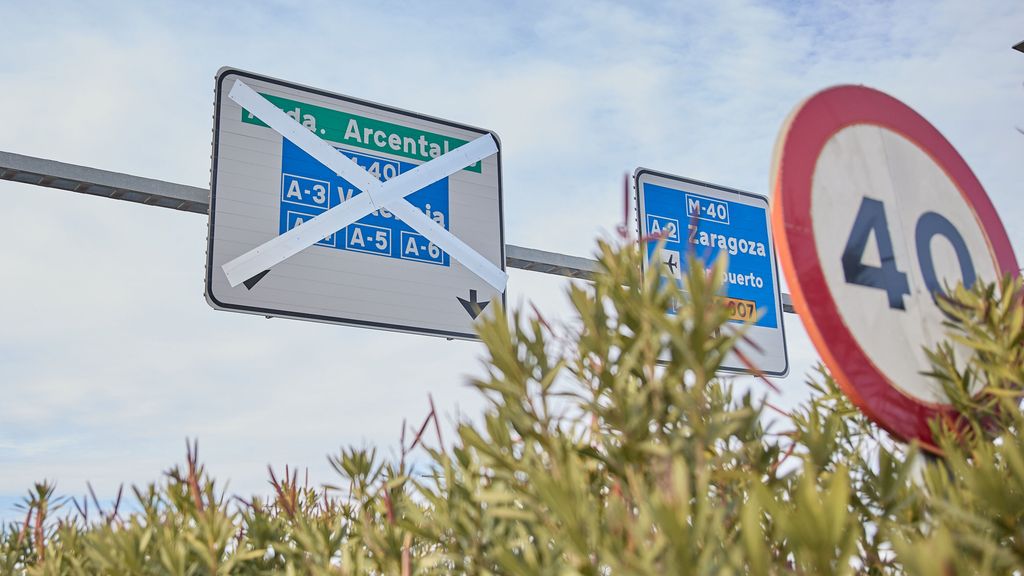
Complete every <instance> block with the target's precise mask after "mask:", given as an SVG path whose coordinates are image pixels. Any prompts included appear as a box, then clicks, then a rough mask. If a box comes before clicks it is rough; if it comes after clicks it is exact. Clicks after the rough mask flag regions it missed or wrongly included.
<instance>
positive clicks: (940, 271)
mask: <svg viewBox="0 0 1024 576" xmlns="http://www.w3.org/2000/svg"><path fill="white" fill-rule="evenodd" d="M851 149H854V150H858V151H859V158H858V160H859V161H858V163H856V164H853V163H851V162H849V156H848V152H847V151H848V150H851ZM815 180H816V181H817V182H820V184H819V185H817V186H815V187H814V189H813V196H812V198H811V218H812V220H813V221H814V222H815V223H816V225H815V226H814V239H815V243H816V245H817V247H818V251H819V253H820V254H822V260H823V261H824V262H826V263H828V264H829V265H828V266H823V267H822V271H823V272H824V276H825V282H826V284H827V286H828V290H829V292H830V293H831V294H832V296H833V298H834V299H835V303H836V305H837V307H838V312H839V315H840V317H842V319H843V323H844V324H845V325H846V326H847V328H848V329H849V330H850V331H851V332H852V333H854V334H861V335H863V336H862V337H861V338H859V339H858V340H859V342H860V345H861V347H862V348H863V350H864V352H865V353H866V354H867V356H868V357H869V358H870V359H871V362H872V363H873V364H874V365H875V366H876V367H877V368H878V369H879V370H880V371H882V372H883V373H885V374H886V375H887V376H888V377H889V378H890V380H891V381H892V384H893V385H894V386H895V387H896V388H897V389H899V390H900V391H901V392H903V393H904V394H906V395H908V396H910V397H912V398H916V399H918V400H920V401H921V402H924V403H930V404H939V403H946V402H948V400H947V398H946V397H945V394H943V393H942V389H941V388H940V387H939V386H937V384H936V382H935V381H934V380H932V379H931V378H927V377H925V376H923V374H924V373H926V372H928V371H930V370H931V363H930V362H929V360H928V355H927V354H926V352H925V350H926V349H932V348H934V347H935V346H936V345H937V344H938V343H939V342H941V341H943V340H945V339H946V329H945V328H944V327H943V325H942V323H943V321H944V320H945V316H944V315H943V314H942V311H941V310H940V309H939V307H938V306H937V305H935V302H934V301H933V289H939V290H941V289H942V287H943V286H947V285H949V286H953V285H956V283H957V282H966V283H967V284H972V283H973V282H974V280H975V279H977V278H983V279H985V280H987V281H992V280H994V279H995V278H998V277H999V274H997V272H996V266H995V262H994V260H993V258H992V256H991V255H990V254H989V251H988V244H987V241H986V239H985V234H984V232H983V231H982V229H981V226H980V225H979V224H978V221H977V219H976V218H975V217H974V214H973V212H971V211H970V210H967V209H964V208H965V207H966V206H965V204H964V201H963V197H962V196H961V195H960V191H959V190H958V189H957V187H956V185H955V184H954V183H953V181H952V180H950V179H949V177H948V176H946V174H945V173H944V172H943V171H942V168H941V167H940V166H939V165H938V164H936V163H935V162H934V161H933V160H932V159H931V158H930V157H929V156H928V154H927V153H926V152H925V151H924V150H922V149H921V148H918V147H917V145H915V144H914V143H913V142H911V141H910V140H908V139H907V138H905V137H903V136H901V135H900V134H897V133H896V132H893V131H892V130H888V129H886V128H882V127H878V126H870V125H865V124H856V125H853V126H850V127H848V128H844V129H842V130H840V131H839V132H837V133H836V134H835V135H834V136H832V138H831V139H829V141H828V142H827V143H826V144H825V147H824V148H823V149H822V151H821V155H820V156H819V157H818V165H817V169H816V171H815ZM844 231H846V232H847V233H843V232H844ZM917 238H920V241H917V240H916V239H917ZM958 250H962V251H963V256H962V257H961V256H959V255H958ZM926 261H929V262H930V264H927V265H926V266H921V265H917V264H918V263H924V262H926ZM932 284H934V286H933V285H932ZM868 335H870V337H869V336H868Z"/></svg>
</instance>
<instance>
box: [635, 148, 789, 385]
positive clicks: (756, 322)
mask: <svg viewBox="0 0 1024 576" xmlns="http://www.w3.org/2000/svg"><path fill="white" fill-rule="evenodd" d="M634 177H635V179H636V190H637V207H638V209H639V213H640V214H639V215H640V218H639V220H640V233H641V236H650V235H659V236H660V237H661V239H662V240H663V246H662V249H661V252H660V255H661V260H662V263H663V264H664V270H665V271H666V272H667V273H668V274H671V275H674V276H675V279H676V280H677V281H679V282H681V281H682V274H683V273H685V271H686V259H687V258H690V257H696V258H698V259H700V260H702V261H703V262H704V263H705V264H706V266H707V267H710V266H711V264H712V263H713V262H714V260H715V259H716V258H717V257H718V256H719V255H720V254H725V255H726V256H727V257H728V264H729V266H728V272H727V276H726V284H725V288H724V293H723V294H722V300H723V302H724V303H725V304H726V305H728V306H729V307H730V309H731V310H732V319H731V320H730V322H733V323H735V324H736V325H742V324H749V327H748V329H747V330H748V331H747V333H746V334H747V336H748V338H749V341H750V342H752V344H753V345H743V346H742V348H743V350H742V353H743V356H744V357H745V358H746V360H747V361H748V362H749V364H748V362H745V361H744V358H741V357H740V356H739V355H738V354H736V353H735V352H734V353H731V354H730V355H729V356H728V357H726V360H725V362H724V363H723V365H722V370H723V371H726V372H740V373H748V372H758V373H760V374H763V375H766V376H785V375H786V374H787V373H788V371H789V360H788V357H787V355H786V331H785V328H784V326H783V322H782V299H781V298H782V296H781V292H780V290H779V273H778V267H777V265H776V262H775V250H774V245H773V243H772V234H771V229H770V226H769V218H768V214H769V212H768V199H767V198H765V197H764V196H758V195H756V194H750V193H748V192H741V191H739V190H733V189H731V188H725V187H723V186H717V185H715V184H708V183H706V182H699V181H696V180H690V179H688V178H682V177H679V176H672V175H669V174H663V173H661V172H655V171H653V170H648V169H646V168H640V169H638V170H637V171H636V172H635V174H634ZM658 245H659V242H653V241H652V242H647V243H646V250H647V254H646V256H647V257H646V258H645V262H648V263H649V262H650V261H651V259H653V258H655V257H656V255H657V254H659V253H658V252H657V251H656V250H657V247H658Z"/></svg>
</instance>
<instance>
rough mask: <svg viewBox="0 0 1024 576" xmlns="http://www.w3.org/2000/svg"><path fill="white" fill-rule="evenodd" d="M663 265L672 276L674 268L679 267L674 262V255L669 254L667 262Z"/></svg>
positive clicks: (674, 271)
mask: <svg viewBox="0 0 1024 576" xmlns="http://www.w3.org/2000/svg"><path fill="white" fill-rule="evenodd" d="M665 265H666V266H668V271H669V272H671V273H672V275H673V276H675V275H676V268H677V267H679V263H678V262H676V256H675V254H669V256H668V262H665Z"/></svg>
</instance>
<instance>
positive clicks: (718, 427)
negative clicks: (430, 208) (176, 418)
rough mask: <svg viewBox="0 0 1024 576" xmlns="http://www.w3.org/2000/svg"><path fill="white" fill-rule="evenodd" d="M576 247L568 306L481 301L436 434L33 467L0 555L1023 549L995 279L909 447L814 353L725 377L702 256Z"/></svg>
mask: <svg viewBox="0 0 1024 576" xmlns="http://www.w3.org/2000/svg"><path fill="white" fill-rule="evenodd" d="M599 252H600V253H599V256H600V266H601V273H600V274H599V275H598V276H597V278H596V280H595V281H594V283H593V284H588V285H586V286H573V287H571V288H570V289H569V293H568V296H569V298H570V300H571V302H572V305H573V307H574V309H575V313H576V317H575V319H574V321H573V322H571V323H568V324H565V325H562V324H559V325H552V324H551V323H548V322H547V321H546V320H545V319H544V318H542V317H541V316H540V315H539V314H537V313H536V311H534V312H533V313H524V312H522V311H516V312H513V313H511V314H510V315H506V313H505V312H504V311H502V310H500V309H499V310H496V311H495V313H494V314H493V315H492V318H491V319H489V320H485V321H483V322H482V323H481V324H480V325H479V333H480V337H481V339H482V340H483V342H484V343H485V344H486V347H487V351H488V357H487V358H486V360H487V361H486V364H485V365H486V373H485V375H484V376H482V377H481V378H479V379H477V380H474V381H473V382H472V385H473V386H474V387H475V388H476V389H477V390H478V391H479V393H480V394H483V395H484V396H485V397H486V398H487V399H488V400H489V404H488V408H487V410H486V412H485V413H484V414H483V415H482V417H481V418H479V419H478V420H477V421H476V422H469V421H466V422H464V423H462V424H460V425H459V426H458V427H457V430H456V432H455V435H454V437H449V438H445V437H444V435H443V434H442V428H441V426H440V425H439V424H438V417H437V413H436V411H434V410H433V406H431V410H430V412H429V415H428V417H427V419H426V420H425V421H424V422H423V425H422V426H420V427H418V428H414V429H410V430H409V434H408V438H406V437H405V436H406V435H405V433H404V432H403V435H402V436H403V437H402V442H401V450H400V451H399V454H400V456H396V457H395V458H391V459H388V458H383V457H381V456H380V455H379V454H378V453H377V452H376V451H375V450H372V449H364V448H344V449H342V450H341V451H340V452H339V453H338V454H336V455H333V456H331V457H330V458H329V460H330V463H331V465H332V466H333V468H334V470H335V471H336V472H337V477H336V478H334V479H333V480H331V481H330V482H329V483H328V484H326V485H322V486H317V485H311V484H310V483H309V481H308V480H307V479H305V478H302V479H300V478H299V475H298V473H297V472H294V471H290V470H288V469H285V470H284V471H283V474H280V476H279V475H278V474H275V472H274V471H273V470H271V472H270V486H271V489H269V490H268V494H269V495H268V496H253V497H251V498H240V497H234V496H229V495H228V494H226V493H225V490H224V489H223V488H221V486H220V484H218V483H217V482H216V481H215V480H214V478H213V476H212V475H211V474H210V473H208V472H207V470H205V469H204V467H203V466H202V464H201V463H200V462H199V458H198V452H197V447H196V446H195V445H192V446H190V447H189V450H188V451H187V452H188V453H187V457H186V462H185V464H184V465H181V466H178V467H175V468H172V469H170V470H169V471H168V472H167V473H166V475H165V476H164V477H163V478H162V479H160V480H159V481H157V482H154V483H152V484H149V485H147V486H141V487H135V488H132V489H130V490H129V491H127V493H125V494H119V496H118V502H117V503H116V504H115V505H112V506H106V508H104V507H101V506H100V503H99V502H98V501H97V500H96V499H95V497H93V498H92V499H91V500H89V499H75V498H61V497H58V496H57V495H56V493H55V487H54V485H53V484H48V483H40V484H37V485H36V486H35V487H34V488H33V489H32V490H30V492H29V495H28V496H27V497H26V499H25V502H24V512H25V516H24V520H23V521H19V522H16V523H12V524H10V525H8V526H6V527H4V528H3V530H2V533H0V570H2V571H3V573H5V574H7V573H27V574H40V575H41V574H214V573H225V574H226V573H233V574H269V573H288V574H524V575H526V574H529V575H535V574H559V575H563V574H587V575H608V574H630V575H632V574H651V575H663V574H710V573H714V574H756V575H762V574H790V573H793V574H851V573H858V574H860V573H863V574H902V573H910V574H1020V573H1022V571H1024V440H1022V438H1021V436H1020V431H1021V429H1022V428H1024V416H1022V413H1021V410H1020V403H1019V400H1020V398H1019V396H1020V390H1021V386H1022V383H1024V382H1022V381H1024V346H1022V344H1024V342H1022V338H1024V336H1022V334H1024V306H1022V304H1021V299H1020V294H1021V285H1020V283H1019V282H1018V281H1011V280H1006V281H1004V282H1002V283H1000V284H999V285H985V286H982V285H979V286H976V287H975V288H973V289H971V290H966V289H964V288H957V289H955V290H952V291H951V292H952V295H951V296H950V297H948V298H946V299H943V300H942V301H941V304H942V306H943V307H944V309H945V311H946V313H947V315H948V318H949V321H948V329H949V334H950V342H951V343H952V342H956V343H958V344H959V345H961V347H960V350H964V349H968V350H970V351H971V352H972V354H970V355H967V354H964V353H962V352H957V353H954V350H955V349H954V346H953V344H943V345H942V346H939V347H938V348H936V349H935V350H933V351H931V358H932V361H933V365H934V371H933V374H932V376H933V377H934V378H936V379H937V380H938V381H940V382H942V384H943V385H944V386H945V388H946V389H947V393H948V394H949V396H950V398H951V401H952V402H953V403H954V405H955V406H956V407H957V408H958V409H959V410H960V411H961V412H962V413H963V416H962V417H961V418H959V419H956V420H948V421H945V422H936V423H935V431H936V435H937V437H938V438H940V442H939V444H940V448H941V450H942V457H941V458H939V457H934V456H933V457H928V458H925V457H923V456H922V452H921V451H920V450H919V448H918V447H916V446H906V445H902V444H899V443H896V442H894V441H892V440H891V439H889V438H888V437H887V436H886V435H885V434H884V433H883V432H880V431H879V430H878V429H877V428H876V427H875V426H874V425H873V424H871V423H870V422H868V421H867V420H865V418H864V417H862V416H861V414H860V412H858V411H857V410H856V409H855V408H854V407H853V406H852V405H851V404H850V403H849V402H848V401H847V399H846V398H845V396H843V395H842V393H841V392H840V391H839V389H838V388H837V386H836V384H835V383H834V382H833V381H832V379H831V378H830V377H829V375H828V373H827V372H826V371H825V370H824V369H819V372H818V373H817V374H815V375H814V376H813V377H812V378H810V379H809V381H808V382H807V385H808V386H810V387H811V389H812V390H813V396H812V397H811V398H810V400H808V401H807V402H806V403H804V404H803V405H802V406H800V407H799V408H798V409H796V410H794V411H792V412H789V413H785V412H783V411H781V410H778V409H777V408H774V407H773V406H772V404H770V398H771V394H770V393H768V392H769V391H770V388H771V386H772V385H771V383H769V382H767V381H762V382H759V383H757V384H756V385H755V386H753V387H752V388H751V387H750V386H746V387H745V388H744V389H743V390H742V391H741V390H740V389H738V388H737V387H735V386H734V385H733V383H731V382H730V381H729V380H723V379H720V378H718V377H716V375H715V374H716V369H717V368H718V367H719V366H720V364H721V363H722V361H723V360H724V358H725V355H726V354H727V353H728V352H729V351H730V350H734V349H735V350H738V351H739V352H740V353H741V354H742V353H743V352H744V350H748V349H749V348H748V347H749V346H750V344H749V343H748V342H747V341H746V340H745V339H744V335H743V332H742V330H741V329H740V330H737V329H736V324H733V323H729V322H728V318H729V312H728V310H727V309H726V308H724V307H723V306H721V305H719V303H718V302H717V301H716V298H715V294H716V293H717V292H718V290H719V289H720V288H721V283H722V276H723V272H724V269H725V268H724V263H723V262H718V263H717V264H716V265H715V267H714V268H713V269H712V271H711V273H710V274H707V275H705V274H704V273H703V268H702V267H701V266H700V265H699V264H698V263H691V264H690V274H689V278H690V280H688V281H687V285H686V286H685V290H686V294H685V297H684V294H683V292H681V291H680V288H679V287H677V286H675V285H674V284H673V283H665V282H662V281H661V280H660V279H659V276H658V271H657V270H649V271H647V272H646V273H644V272H642V271H641V269H640V266H639V259H640V257H641V256H640V253H639V251H638V250H637V249H636V248H635V247H627V248H617V247H615V246H614V245H613V244H612V243H609V242H601V243H600V244H599ZM493 306H495V308H498V306H497V303H495V304H493ZM673 307H674V308H675V309H676V313H675V314H666V313H665V311H666V310H667V309H669V308H673ZM659 359H662V360H663V362H659ZM766 393H767V394H766ZM766 397H767V399H768V400H766ZM122 500H124V501H126V502H127V501H128V500H131V501H132V502H131V504H130V505H128V504H123V503H122ZM90 501H91V502H92V505H91V507H90ZM129 510H131V511H130V512H129Z"/></svg>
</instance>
